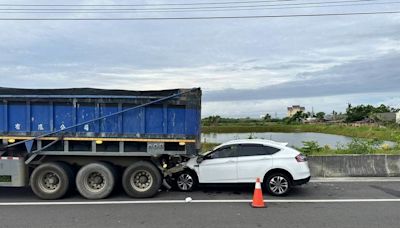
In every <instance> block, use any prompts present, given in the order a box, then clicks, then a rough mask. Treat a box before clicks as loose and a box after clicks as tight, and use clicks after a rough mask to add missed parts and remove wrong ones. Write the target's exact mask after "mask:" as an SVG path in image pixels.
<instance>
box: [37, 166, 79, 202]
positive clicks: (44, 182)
mask: <svg viewBox="0 0 400 228" xmlns="http://www.w3.org/2000/svg"><path fill="white" fill-rule="evenodd" d="M30 185H31V188H32V191H33V192H34V193H35V195H36V196H38V197H39V198H41V199H46V200H54V199H59V198H61V197H63V196H64V195H65V194H66V193H67V192H68V190H69V188H70V187H71V186H72V185H73V172H72V169H71V168H70V167H69V166H68V165H67V164H64V163H61V162H51V163H45V164H42V165H40V166H38V167H37V168H35V169H34V170H33V172H32V175H31V177H30Z"/></svg>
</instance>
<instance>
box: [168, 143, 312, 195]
mask: <svg viewBox="0 0 400 228" xmlns="http://www.w3.org/2000/svg"><path fill="white" fill-rule="evenodd" d="M186 167H187V168H186V169H185V170H184V171H183V172H180V173H178V174H177V175H176V176H175V177H174V179H175V182H174V183H175V185H176V187H177V188H178V189H179V190H181V191H191V190H193V188H195V187H196V185H197V184H207V183H254V182H255V181H256V178H258V177H259V178H260V179H261V181H263V187H264V188H265V190H267V191H268V192H269V193H270V194H272V195H276V196H282V195H285V194H287V193H288V192H289V191H290V189H291V187H292V186H294V185H301V184H305V183H307V182H308V181H309V180H310V169H309V167H308V162H307V158H306V157H305V156H303V155H302V154H301V153H300V152H299V151H297V150H295V149H293V148H290V147H287V143H279V142H274V141H270V140H259V139H247V140H234V141H230V142H227V143H224V144H221V145H219V146H217V147H215V148H214V149H213V150H212V151H209V152H207V153H205V154H203V155H200V156H197V157H194V158H191V159H190V160H189V161H187V163H186Z"/></svg>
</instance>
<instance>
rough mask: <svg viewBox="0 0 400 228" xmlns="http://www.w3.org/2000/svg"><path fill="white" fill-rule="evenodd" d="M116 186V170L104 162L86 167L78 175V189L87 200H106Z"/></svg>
mask: <svg viewBox="0 0 400 228" xmlns="http://www.w3.org/2000/svg"><path fill="white" fill-rule="evenodd" d="M114 186H115V169H114V167H112V166H111V165H109V164H107V163H104V162H96V163H91V164H88V165H85V166H84V167H82V168H81V169H80V170H79V172H78V174H77V175H76V187H77V188H78V191H79V193H80V194H81V195H82V196H83V197H85V198H86V199H104V198H106V197H108V196H109V195H110V194H111V192H112V191H113V189H114Z"/></svg>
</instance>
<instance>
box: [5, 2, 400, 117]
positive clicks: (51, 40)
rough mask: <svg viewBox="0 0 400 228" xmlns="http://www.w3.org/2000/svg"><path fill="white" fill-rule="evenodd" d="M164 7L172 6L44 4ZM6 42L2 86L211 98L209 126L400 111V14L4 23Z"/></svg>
mask: <svg viewBox="0 0 400 228" xmlns="http://www.w3.org/2000/svg"><path fill="white" fill-rule="evenodd" d="M342 1H343V0H342ZM166 2H168V3H171V2H172V1H161V0H160V1H132V0H131V1H106V0H104V1H101V0H92V1H65V2H61V1H56V2H55V1H39V0H37V1H34V3H35V4H46V3H48V4H49V3H50V4H61V3H68V4H73V3H77V4H115V3H119V4H124V3H130V4H133V3H135V4H136V3H138V4H140V3H166ZM173 2H174V3H190V2H201V1H200V0H196V1H194V0H191V1H179V0H176V1H173ZM205 2H213V1H210V0H209V1H205ZM214 2H219V1H216V0H215V1H214ZM221 2H222V1H221ZM295 2H299V3H300V2H321V1H317V0H308V1H305V0H304V1H301V0H296V1H295ZM373 2H374V1H373ZM376 2H380V3H385V2H393V1H386V0H381V1H376ZM4 3H13V4H15V3H20V4H29V3H30V4H32V1H15V0H13V1H11V0H8V1H1V0H0V4H4ZM285 4H287V3H285ZM0 8H6V7H4V6H0ZM387 10H391V11H393V10H400V4H390V5H388V4H379V5H378V4H377V5H367V6H348V7H345V8H343V7H325V8H323V7H320V8H312V9H311V8H296V9H269V10H260V11H255V10H252V11H237V12H202V13H199V12H191V13H159V12H157V13H146V14H139V13H137V14H130V15H129V14H117V15H112V14H111V15H104V14H85V13H80V14H63V15H50V16H57V17H116V16H119V17H125V16H129V17H133V16H135V17H144V16H153V17H163V16H203V15H212V16H226V15H276V14H303V13H334V12H369V11H387ZM41 16H42V15H40V14H36V15H28V14H19V15H18V14H5V13H2V14H1V15H0V17H2V18H4V17H41ZM42 17H43V16H42ZM0 31H1V32H0V86H2V87H23V88H66V87H95V88H106V89H130V90H155V89H170V88H178V87H179V88H180V87H201V88H202V89H203V94H204V96H203V111H202V112H203V116H208V115H216V114H218V115H222V116H232V117H246V116H250V117H258V116H260V115H262V114H265V113H270V114H271V115H273V116H274V115H275V113H276V114H277V115H278V116H284V115H285V113H286V107H287V106H290V105H294V104H299V105H303V106H306V108H307V110H311V108H312V107H314V110H315V111H324V112H327V113H330V112H332V110H336V111H338V112H340V111H344V110H345V108H346V106H347V103H352V104H362V103H364V104H365V103H369V104H374V105H375V104H380V103H385V104H387V105H392V106H396V107H400V89H399V88H400V14H390V15H366V16H345V17H302V18H265V19H242V20H198V21H195V20H190V21H0Z"/></svg>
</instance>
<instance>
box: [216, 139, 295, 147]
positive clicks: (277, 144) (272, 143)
mask: <svg viewBox="0 0 400 228" xmlns="http://www.w3.org/2000/svg"><path fill="white" fill-rule="evenodd" d="M235 144H262V145H265V146H274V147H280V148H281V147H285V146H287V145H288V143H286V142H276V141H272V140H267V139H238V140H231V141H228V142H225V143H222V144H221V145H219V146H217V147H215V148H214V149H218V148H220V147H223V146H228V145H235Z"/></svg>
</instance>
